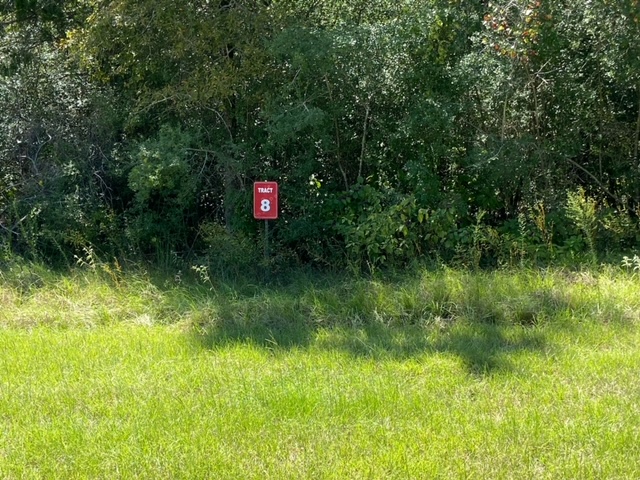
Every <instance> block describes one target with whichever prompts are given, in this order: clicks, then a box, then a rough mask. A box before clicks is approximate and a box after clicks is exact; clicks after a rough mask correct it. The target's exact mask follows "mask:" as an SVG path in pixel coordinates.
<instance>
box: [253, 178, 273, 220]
mask: <svg viewBox="0 0 640 480" xmlns="http://www.w3.org/2000/svg"><path fill="white" fill-rule="evenodd" d="M253 217H254V218H255V219H256V220H275V219H276V218H278V184H277V182H256V183H254V184H253Z"/></svg>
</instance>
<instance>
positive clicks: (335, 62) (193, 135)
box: [0, 0, 640, 268]
mask: <svg viewBox="0 0 640 480" xmlns="http://www.w3.org/2000/svg"><path fill="white" fill-rule="evenodd" d="M639 19H640V5H639V3H638V0H593V1H589V2H583V3H581V4H579V5H578V4H576V3H575V2H569V1H568V0H554V1H553V2H550V1H547V0H496V1H491V2H486V1H462V0H399V1H398V0H394V1H390V0H350V1H349V2H346V1H344V2H343V1H342V0H331V1H328V0H321V1H318V0H287V1H280V0H184V1H180V2H175V1H174V0H65V1H62V0H16V1H15V2H13V1H3V2H0V74H1V78H2V80H1V83H0V107H1V111H2V112H3V115H2V118H0V158H1V164H0V230H1V232H0V241H1V242H2V245H3V247H4V249H5V251H6V252H16V253H19V254H21V255H25V256H33V257H38V258H41V259H47V260H51V261H62V262H67V263H71V262H73V258H74V255H76V254H79V252H82V251H85V252H86V251H95V252H100V254H102V255H105V256H108V257H109V258H111V257H113V256H116V257H119V258H122V257H126V258H140V257H145V258H152V259H155V260H156V261H162V262H168V261H171V259H172V258H175V259H183V260H184V259H188V260H189V259H198V260H199V261H200V262H202V261H204V260H203V259H208V260H207V261H208V262H210V265H213V266H219V267H221V268H222V267H224V266H229V265H235V268H251V267H252V266H254V265H256V264H257V260H259V259H260V255H261V247H260V245H261V235H262V234H263V233H262V227H263V225H262V224H260V223H259V222H256V221H255V220H254V219H253V218H252V211H251V196H252V189H251V185H252V183H253V181H255V180H266V179H269V180H276V181H278V182H279V183H280V188H281V215H280V219H279V220H278V221H277V222H274V223H273V225H272V230H271V231H272V235H273V241H274V242H275V243H276V247H275V248H273V249H272V251H273V252H274V254H275V255H276V256H277V257H278V260H279V261H281V262H303V263H315V264H318V265H329V266H340V265H345V264H348V265H351V266H355V267H360V266H368V267H370V268H372V267H377V266H382V265H392V266H393V265H396V266H398V265H402V264H404V263H406V262H408V261H411V260H413V259H415V258H431V259H433V258H438V259H441V260H443V261H458V262H462V263H465V264H469V265H481V264H503V263H509V262H521V261H525V260H526V261H542V262H546V261H550V260H554V259H557V258H563V257H567V256H578V258H582V257H580V256H581V255H586V257H584V258H591V259H595V258H598V257H602V256H604V255H606V254H608V253H618V252H623V251H628V250H632V249H634V248H637V246H638V244H640V229H639V228H638V226H639V219H638V217H639V214H640V152H639V150H640V20H639Z"/></svg>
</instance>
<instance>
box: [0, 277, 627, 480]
mask: <svg viewBox="0 0 640 480" xmlns="http://www.w3.org/2000/svg"><path fill="white" fill-rule="evenodd" d="M185 283H187V282H182V281H180V279H177V278H176V279H169V280H167V279H163V280H153V279H152V278H150V277H148V276H145V275H143V274H137V275H125V274H119V275H118V276H114V275H110V274H108V275H104V274H100V273H96V272H91V271H89V272H86V271H79V272H76V273H74V274H67V275H56V274H53V273H51V272H46V271H43V270H38V269H34V268H29V269H27V268H25V267H20V268H18V267H14V269H13V270H11V271H5V272H4V273H3V283H2V286H1V287H0V298H1V299H2V306H3V308H2V311H1V312H0V324H1V325H2V330H0V422H1V424H2V429H1V430H0V478H189V479H191V478H230V479H231V478H233V479H236V478H243V479H244V478H255V479H263V478H274V479H281V478H292V479H293V478H296V479H297V478H312V479H316V478H336V479H338V478H339V479H343V478H374V479H377V478H380V479H383V478H384V479H386V478H398V479H406V478H426V479H429V478H482V479H485V478H514V479H516V478H517V479H522V478H536V479H539V478H549V479H557V478H580V479H583V478H586V479H588V478H593V479H603V478H607V479H613V478H620V479H629V478H640V403H639V402H638V399H639V398H640V381H639V380H638V372H639V367H640V279H638V277H637V276H634V275H632V274H631V273H630V272H623V271H615V270H602V271H598V272H591V273H589V272H567V271H524V270H523V271H517V272H484V273H482V272H480V273H469V272H460V271H448V270H443V271H437V272H421V273H417V274H415V275H409V274H407V275H404V276H403V277H401V278H395V279H377V280H371V279H369V280H365V279H360V280H353V279H345V278H324V279H320V280H318V279H316V280H312V279H311V278H309V277H305V276H303V277H301V278H298V279H296V280H295V281H292V282H289V283H287V284H284V285H277V284H273V285H270V286H269V285H267V286H265V285H262V286H258V285H250V284H244V285H235V286H233V285H230V284H217V283H216V282H214V281H211V280H208V283H207V285H205V286H202V285H201V286H196V285H192V284H189V285H185Z"/></svg>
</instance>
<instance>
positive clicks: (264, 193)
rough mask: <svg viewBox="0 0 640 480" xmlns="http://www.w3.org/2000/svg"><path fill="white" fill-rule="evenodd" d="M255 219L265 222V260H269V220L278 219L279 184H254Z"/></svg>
mask: <svg viewBox="0 0 640 480" xmlns="http://www.w3.org/2000/svg"><path fill="white" fill-rule="evenodd" d="M253 218H255V219H256V220H264V258H265V260H269V220H276V219H277V218H278V183H277V182H255V183H254V184H253Z"/></svg>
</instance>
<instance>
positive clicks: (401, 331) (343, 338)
mask: <svg viewBox="0 0 640 480" xmlns="http://www.w3.org/2000/svg"><path fill="white" fill-rule="evenodd" d="M194 335H195V337H196V339H197V341H198V342H199V343H200V345H201V346H202V347H204V348H207V349H218V348H225V347H228V346H233V345H238V344H245V345H246V344H249V345H254V346H256V347H258V348H264V349H267V350H270V351H272V352H282V351H287V350H290V349H294V348H302V349H307V348H309V349H314V350H325V351H336V352H342V353H346V354H348V355H350V356H352V357H354V358H359V359H371V360H374V361H385V360H396V361H402V360H409V359H418V358H420V357H423V356H425V355H430V354H448V355H453V356H456V357H458V358H460V359H461V360H462V362H463V363H464V365H465V366H466V368H467V369H468V371H469V373H472V374H477V375H485V374H491V373H496V372H502V371H510V370H512V369H513V367H514V362H513V360H514V357H515V356H517V355H518V354H520V353H531V354H540V355H542V354H545V353H546V352H548V351H550V350H551V349H552V345H550V344H549V343H548V341H547V337H546V335H545V333H544V331H543V330H542V329H538V328H535V327H530V326H529V327H527V326H522V325H494V324H489V323H485V322H479V323H473V322H468V321H460V322H454V323H453V324H452V325H451V326H449V327H445V328H442V327H439V326H435V325H428V326H417V325H406V326H385V325H368V326H350V327H330V328H324V327H317V326H310V325H308V324H306V323H289V322H277V323H273V324H271V325H268V324H267V325H261V326H256V325H251V326H245V327H242V326H240V325H237V324H231V325H218V326H217V327H215V328H212V329H210V330H207V331H205V332H200V333H197V334H196V333H194Z"/></svg>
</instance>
